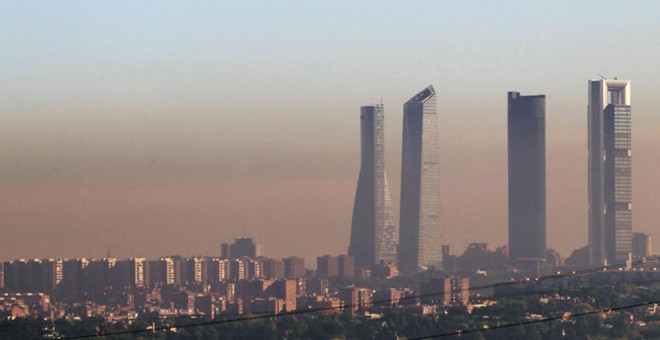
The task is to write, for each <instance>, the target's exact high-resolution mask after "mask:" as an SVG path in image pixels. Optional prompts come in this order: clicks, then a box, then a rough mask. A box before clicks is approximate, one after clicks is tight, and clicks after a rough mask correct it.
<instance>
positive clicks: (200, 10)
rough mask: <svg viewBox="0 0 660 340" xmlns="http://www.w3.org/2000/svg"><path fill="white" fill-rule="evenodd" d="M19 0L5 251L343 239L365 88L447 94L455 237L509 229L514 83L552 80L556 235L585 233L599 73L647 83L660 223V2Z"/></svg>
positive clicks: (386, 93) (204, 251) (303, 245)
mask: <svg viewBox="0 0 660 340" xmlns="http://www.w3.org/2000/svg"><path fill="white" fill-rule="evenodd" d="M621 4H622V3H621V2H620V1H580V2H575V1H535V2H529V1H414V2H410V1H360V2H356V1H277V2H272V1H235V2H228V1H194V2H192V1H140V2H135V1H112V2H101V1H57V2H54V1H53V2H37V1H20V2H16V1H0V41H1V42H2V44H0V103H2V105H0V145H2V147H1V149H2V152H1V153H0V155H1V156H0V235H1V236H0V260H10V259H14V258H46V257H54V258H72V257H102V256H106V255H107V254H108V252H110V253H111V255H112V256H116V257H119V258H127V257H147V258H156V257H160V256H165V255H172V254H181V255H219V252H220V243H221V242H229V241H231V240H232V239H233V238H235V237H240V236H250V237H254V238H255V239H256V241H258V242H262V243H263V244H264V252H265V255H266V256H271V257H276V258H277V257H284V256H289V255H296V256H301V257H305V258H306V259H307V261H308V262H309V263H308V266H313V259H314V258H315V257H316V256H319V255H323V254H340V253H345V252H346V249H347V246H348V242H349V236H350V223H351V214H352V204H353V199H354V195H355V186H356V183H357V177H358V171H359V165H360V164H359V158H360V156H359V153H360V150H359V137H360V136H359V107H360V106H361V105H366V104H370V103H376V102H381V101H382V102H383V103H384V105H385V117H386V118H385V125H386V169H387V172H388V178H389V181H390V183H389V184H390V190H391V194H392V198H393V203H394V205H395V214H396V215H395V216H396V220H398V204H399V190H400V168H401V164H400V162H401V128H402V106H403V103H404V102H405V101H406V100H407V99H409V98H410V97H412V96H413V95H414V94H415V93H417V92H418V91H420V90H421V89H423V88H424V87H426V86H428V85H429V84H433V86H434V87H435V89H436V91H437V93H438V99H437V100H438V114H439V122H440V137H439V138H440V144H441V154H440V159H441V163H442V164H441V171H442V172H441V186H440V190H441V197H442V198H441V199H442V202H441V203H442V206H441V210H442V213H441V214H442V221H443V222H442V228H443V231H442V233H443V238H444V239H443V243H445V244H450V245H452V246H453V247H454V251H455V252H456V253H459V254H460V253H461V252H462V251H463V249H465V247H466V246H467V245H468V244H469V243H471V242H489V243H490V244H491V245H493V246H501V245H504V244H506V242H507V223H508V222H507V172H506V171H507V169H506V166H507V165H506V162H507V155H506V93H507V91H520V92H522V94H524V95H527V94H545V95H546V97H547V99H546V103H547V104H546V105H547V107H546V127H547V132H546V138H547V209H548V220H547V233H548V246H549V247H552V248H555V249H557V250H558V251H559V252H560V253H562V254H563V255H565V256H567V255H569V254H570V252H571V251H572V250H573V249H575V248H577V247H581V246H584V245H586V243H587V176H586V175H587V163H586V160H587V130H586V126H587V115H586V114H587V112H586V106H587V81H588V80H589V79H598V78H600V76H599V74H602V75H603V76H605V77H608V78H613V77H619V78H620V79H630V80H631V81H632V85H631V88H632V112H633V118H632V119H633V202H634V203H633V228H634V230H635V231H640V232H645V233H650V234H652V235H653V236H656V237H659V236H660V233H659V231H660V209H657V204H658V199H657V194H656V193H657V192H660V182H659V181H658V180H657V170H656V169H659V168H660V156H658V152H657V150H659V149H660V135H659V134H658V131H660V118H659V117H658V115H657V109H656V108H657V107H659V106H660V99H659V97H658V86H657V85H656V83H655V79H658V78H660V67H659V66H660V61H659V60H660V58H659V56H660V44H659V42H660V20H658V19H657V13H659V12H660V2H656V1H635V2H628V3H626V4H625V6H622V5H621Z"/></svg>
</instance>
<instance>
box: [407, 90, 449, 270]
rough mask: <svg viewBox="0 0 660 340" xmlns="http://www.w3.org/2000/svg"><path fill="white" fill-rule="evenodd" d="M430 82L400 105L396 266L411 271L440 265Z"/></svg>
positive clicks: (437, 176) (435, 142)
mask: <svg viewBox="0 0 660 340" xmlns="http://www.w3.org/2000/svg"><path fill="white" fill-rule="evenodd" d="M439 157H440V155H439V140H438V120H437V113H436V95H435V90H434V89H433V87H432V86H429V87H427V88H426V89H424V90H422V91H421V92H419V93H418V94H417V95H415V96H414V97H413V98H411V99H410V100H409V101H408V102H406V104H404V107H403V147H402V160H401V209H400V214H401V218H400V224H401V225H400V228H399V252H398V266H399V268H400V269H401V270H403V271H408V272H410V271H414V270H419V269H423V268H426V267H430V266H435V267H438V268H439V267H440V266H441V265H442V251H441V248H442V240H441V232H440V162H439Z"/></svg>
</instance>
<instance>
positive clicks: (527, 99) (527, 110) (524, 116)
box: [507, 92, 546, 265]
mask: <svg viewBox="0 0 660 340" xmlns="http://www.w3.org/2000/svg"><path fill="white" fill-rule="evenodd" d="M507 101H508V110H507V111H508V112H507V126H508V129H507V130H508V131H507V132H508V167H509V260H510V261H511V262H512V263H514V264H522V265H524V264H527V263H529V264H533V263H534V262H535V261H542V259H545V255H546V254H545V253H546V202H545V200H546V194H545V192H546V187H545V179H546V176H545V95H535V96H522V95H520V93H519V92H509V93H508V94H507Z"/></svg>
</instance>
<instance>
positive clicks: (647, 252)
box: [632, 233, 653, 260]
mask: <svg viewBox="0 0 660 340" xmlns="http://www.w3.org/2000/svg"><path fill="white" fill-rule="evenodd" d="M632 254H633V259H636V260H640V259H642V258H644V257H648V256H651V255H653V250H652V247H651V235H648V234H643V233H634V234H633V238H632Z"/></svg>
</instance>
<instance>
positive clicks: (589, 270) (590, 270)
mask: <svg viewBox="0 0 660 340" xmlns="http://www.w3.org/2000/svg"><path fill="white" fill-rule="evenodd" d="M659 260H660V258H659V257H655V258H650V259H646V260H640V261H635V262H632V263H629V264H616V265H609V266H601V267H592V268H586V269H582V270H576V271H568V272H564V273H557V274H551V275H545V276H539V277H534V278H525V279H519V280H511V281H502V282H495V283H491V284H486V285H482V286H476V287H468V288H461V289H458V290H454V291H455V292H465V291H476V290H484V289H492V288H499V287H506V286H513V285H521V284H522V285H526V284H534V283H537V282H540V281H543V280H550V279H559V278H565V277H572V276H579V275H585V274H591V273H596V272H606V271H607V270H610V269H618V268H622V267H628V266H638V265H644V264H649V263H653V262H657V261H659ZM653 282H656V281H655V280H652V281H643V282H642V281H640V282H639V284H643V283H653ZM631 283H633V284H634V283H635V282H631ZM626 284H628V283H626ZM622 285H625V284H622ZM585 288H596V286H592V287H589V286H582V287H573V288H566V289H585ZM554 291H557V290H552V291H550V292H554ZM547 292H548V291H544V292H540V291H539V292H536V294H538V293H547ZM444 293H445V291H437V292H432V293H428V294H420V295H414V296H406V297H402V298H399V299H398V301H399V303H400V302H402V301H408V300H416V299H422V298H427V297H435V296H441V295H443V294H444ZM523 294H535V292H534V291H531V292H514V293H511V294H507V295H504V296H515V295H523ZM390 303H391V301H390V300H382V301H372V302H371V303H370V305H372V306H373V305H381V304H390ZM354 307H361V306H360V305H359V304H357V305H356V304H346V305H342V306H337V307H322V308H311V309H305V310H297V311H291V312H285V313H278V314H272V313H268V314H257V315H252V316H247V317H237V318H234V319H225V320H211V321H206V322H200V323H195V324H187V325H175V326H163V327H160V328H158V329H156V330H165V329H171V328H177V327H178V328H183V327H194V326H205V325H209V324H224V323H233V322H241V321H249V320H259V319H269V318H273V317H284V316H293V315H300V314H308V313H316V312H327V311H334V310H340V309H352V308H354ZM238 315H239V314H234V315H227V314H225V315H224V316H238ZM178 317H179V316H176V317H168V318H138V319H132V320H137V321H152V322H153V321H156V320H158V321H161V320H164V319H165V320H166V319H176V318H178ZM104 322H105V320H81V321H76V322H75V323H78V324H87V323H99V324H101V323H104ZM67 323H68V322H66V321H65V322H57V321H55V322H53V321H51V322H31V323H21V324H0V328H3V327H16V326H38V325H55V324H67ZM147 331H152V330H151V329H145V330H136V331H135V332H147ZM121 334H124V333H121ZM105 335H115V334H114V333H112V334H109V333H108V334H99V335H89V336H85V337H86V338H89V337H96V336H105ZM117 335H118V334H117ZM73 339H75V338H73Z"/></svg>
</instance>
